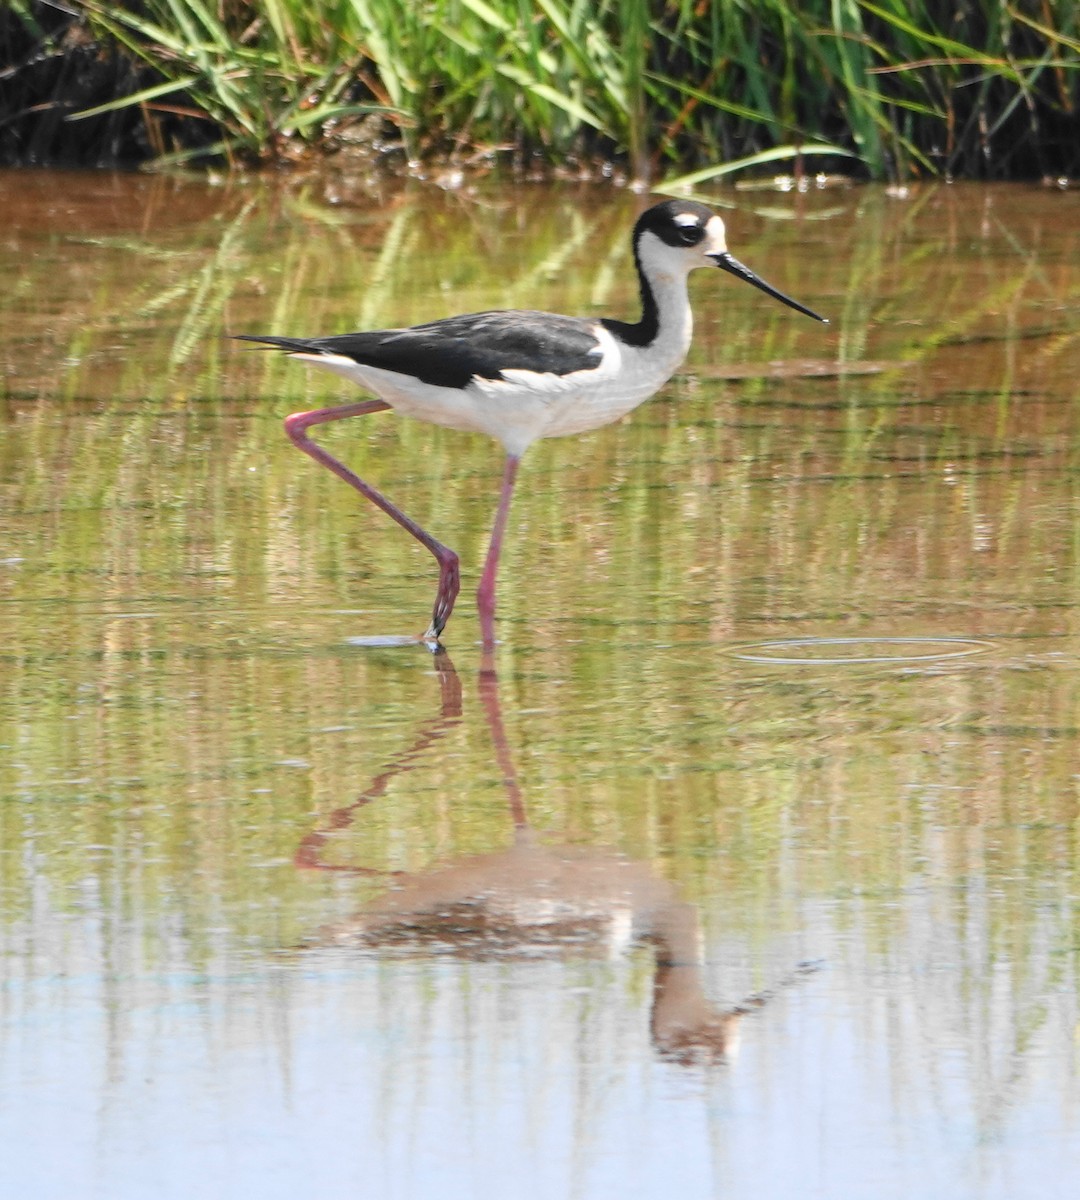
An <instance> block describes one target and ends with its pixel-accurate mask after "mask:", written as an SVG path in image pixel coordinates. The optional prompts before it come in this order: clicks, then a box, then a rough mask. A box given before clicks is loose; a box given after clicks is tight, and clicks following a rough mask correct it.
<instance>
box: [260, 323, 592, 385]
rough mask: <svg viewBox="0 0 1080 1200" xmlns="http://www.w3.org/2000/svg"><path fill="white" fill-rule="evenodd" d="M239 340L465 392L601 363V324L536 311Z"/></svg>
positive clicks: (576, 369) (567, 371)
mask: <svg viewBox="0 0 1080 1200" xmlns="http://www.w3.org/2000/svg"><path fill="white" fill-rule="evenodd" d="M237 336H238V337H240V338H241V339H242V340H244V341H248V342H265V343H267V344H269V345H271V346H277V347H279V348H280V349H282V350H292V351H298V352H300V353H308V354H310V353H313V352H314V353H319V352H320V351H321V352H323V353H326V354H340V355H343V356H344V357H346V358H351V359H353V360H354V361H355V362H358V363H361V364H363V365H364V366H368V367H380V368H381V369H382V370H384V371H397V372H398V373H399V374H401V375H411V376H413V377H414V378H416V379H420V380H422V381H423V382H424V383H431V384H435V385H437V386H439V387H453V388H463V387H465V386H466V385H467V384H468V383H469V382H470V381H471V380H473V379H502V378H504V376H503V372H504V371H510V370H513V371H536V372H538V373H550V374H552V375H569V374H571V373H572V372H574V371H585V370H588V369H589V368H591V367H595V366H597V365H598V363H599V361H600V342H599V339H598V337H597V334H596V325H595V323H594V322H592V321H587V320H583V319H581V318H579V317H563V316H559V315H557V314H555V313H542V312H528V311H504V312H483V313H469V314H467V315H465V316H460V317H447V318H446V319H445V320H442V321H432V322H431V323H430V324H427V325H414V326H412V328H410V329H381V330H375V331H372V332H369V333H345V334H341V335H340V336H338V337H322V338H288V337H259V336H255V335H252V334H246V333H245V334H239V335H237Z"/></svg>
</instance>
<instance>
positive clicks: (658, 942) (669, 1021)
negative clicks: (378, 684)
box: [295, 650, 794, 1064]
mask: <svg viewBox="0 0 1080 1200" xmlns="http://www.w3.org/2000/svg"><path fill="white" fill-rule="evenodd" d="M435 665H436V672H437V676H438V679H439V685H440V703H439V710H438V713H437V714H436V715H435V716H434V717H432V718H431V719H430V720H428V721H427V722H425V723H424V725H423V726H422V727H421V729H420V730H419V732H418V734H417V736H416V738H415V739H414V741H413V743H412V744H411V746H410V747H409V748H408V749H407V750H406V751H405V752H404V753H402V754H401V755H399V756H398V757H397V758H395V759H394V760H393V761H391V762H390V763H388V764H387V765H386V767H385V768H384V769H383V771H382V772H381V773H380V774H379V775H377V776H376V777H375V779H374V780H373V781H372V783H371V785H370V786H369V787H368V788H367V789H366V790H365V791H364V792H363V793H362V794H361V795H360V796H358V797H357V798H356V799H355V800H353V801H352V802H351V803H350V804H347V805H345V806H343V807H341V808H339V809H337V810H335V811H334V812H333V813H331V815H330V817H329V818H328V819H327V820H326V821H325V823H324V824H322V825H321V826H320V827H319V828H318V829H315V830H313V831H312V832H311V833H309V834H308V835H307V836H306V837H305V838H304V839H303V841H302V842H301V844H300V847H299V848H298V850H297V852H296V858H295V861H296V865H297V866H298V867H302V868H306V869H309V870H320V871H338V872H349V873H352V874H357V875H372V876H385V877H386V878H387V880H388V882H389V883H390V887H389V888H388V890H387V891H386V892H385V893H384V894H383V895H382V896H381V897H380V898H379V899H377V900H375V901H373V902H372V903H370V904H368V905H367V906H366V907H364V908H363V909H362V910H361V911H359V912H358V913H356V914H355V916H353V917H350V918H349V919H347V920H344V921H340V922H338V923H336V924H334V925H331V926H327V927H325V928H323V929H322V930H321V931H320V932H319V934H318V935H317V937H316V938H315V939H313V941H314V943H315V944H319V945H327V944H337V945H354V946H363V947H365V948H368V949H378V948H380V947H382V948H390V947H396V948H400V947H412V948H417V949H422V948H425V947H426V948H430V949H435V948H437V949H438V951H439V952H441V953H446V952H451V953H453V954H455V955H458V956H461V957H465V958H474V959H482V958H491V957H496V956H500V957H523V958H535V957H537V956H540V955H551V954H566V953H575V954H582V953H590V952H592V953H596V952H601V953H610V952H611V951H612V950H613V949H617V948H619V947H620V946H622V945H626V944H629V943H632V942H640V943H646V944H650V945H651V946H652V947H653V949H654V951H655V971H654V975H653V994H652V1012H651V1033H652V1039H653V1043H654V1045H655V1046H656V1048H657V1050H658V1052H659V1053H660V1054H662V1055H663V1056H664V1057H665V1058H670V1059H672V1060H674V1061H677V1062H680V1063H686V1064H691V1063H701V1062H705V1063H715V1062H718V1061H721V1060H723V1059H724V1058H726V1057H730V1056H731V1055H732V1054H733V1052H734V1050H735V1048H736V1045H737V1037H738V1028H739V1022H740V1020H741V1019H742V1017H743V1015H744V1014H745V1013H746V1012H748V1011H750V1009H752V1008H757V1007H760V1006H761V1005H762V1004H763V1003H765V1001H766V999H767V994H766V993H761V994H758V995H756V996H752V997H749V998H747V999H746V1000H744V1001H743V1002H742V1003H740V1004H738V1005H735V1006H733V1007H731V1008H728V1009H722V1008H719V1007H717V1006H716V1005H714V1004H712V1003H710V1002H709V1000H708V999H707V998H706V996H705V993H704V990H703V986H702V978H701V974H702V972H701V959H700V945H699V942H700V932H699V926H698V915H697V910H696V908H695V907H694V906H693V905H692V904H688V903H686V902H685V901H683V900H681V899H680V898H679V896H678V894H677V892H676V890H675V888H674V886H673V885H672V884H671V883H670V882H669V881H668V880H666V879H664V878H662V877H661V876H659V875H658V874H656V872H655V871H653V870H652V868H651V867H650V866H649V865H647V864H646V863H643V862H635V861H633V860H632V859H629V858H626V857H625V856H624V855H621V854H619V853H617V852H616V851H614V850H607V849H603V848H596V847H580V846H565V845H564V846H552V845H548V844H545V843H544V842H541V841H540V840H539V839H538V838H537V836H536V835H535V833H534V831H533V830H532V829H531V827H530V826H529V822H528V818H527V815H526V810H525V802H524V799H523V797H522V794H521V788H520V786H519V784H518V779H517V773H516V771H515V769H514V762H513V755H512V754H511V751H510V746H509V744H508V741H507V737H506V732H505V728H504V725H503V720H502V709H501V706H500V701H499V681H498V676H497V674H496V672H495V668H494V663H493V659H492V656H491V655H490V654H485V656H484V659H483V662H482V666H481V670H480V673H479V677H478V692H479V698H480V702H481V705H482V707H483V710H484V713H485V716H486V719H487V723H488V728H489V731H490V734H491V740H492V744H493V748H494V754H495V760H496V762H497V764H498V766H499V769H500V771H501V773H502V776H503V784H504V787H505V790H506V796H507V801H508V803H509V809H510V816H511V819H512V821H513V825H514V841H513V844H512V845H511V846H510V847H509V848H508V849H505V850H501V851H498V852H495V853H490V854H476V855H471V856H468V857H462V858H459V859H457V860H456V861H454V862H451V863H450V864H449V865H444V866H440V867H437V868H433V869H432V870H430V871H418V872H409V871H393V872H390V871H377V870H374V869H372V868H366V867H363V866H354V865H342V864H337V863H328V862H326V861H324V858H323V851H324V849H325V848H326V845H327V843H328V842H329V841H330V839H331V838H332V837H333V835H334V834H335V833H337V832H340V831H341V830H343V829H345V828H347V827H348V826H349V825H350V824H351V823H352V821H353V820H354V819H355V817H356V816H357V814H358V813H359V812H360V810H361V809H362V808H363V807H364V806H365V805H367V804H369V803H370V802H371V801H372V800H375V799H377V798H378V797H379V796H381V795H382V794H383V793H384V792H385V791H386V788H387V786H388V784H389V783H390V781H391V780H393V779H397V778H400V777H401V776H402V775H404V774H406V773H407V772H409V771H411V770H413V769H414V768H415V767H416V766H417V765H418V763H419V762H420V761H421V759H422V757H423V755H424V754H425V752H426V751H427V750H428V748H429V747H430V746H431V745H432V744H433V743H435V742H437V741H438V740H439V739H440V738H442V737H443V736H445V734H446V733H447V732H448V731H449V730H450V729H451V728H453V726H454V725H455V724H456V723H457V722H458V721H459V720H460V718H461V714H462V686H461V680H460V677H459V676H458V674H457V672H456V670H455V669H454V666H453V663H452V662H451V660H450V657H449V655H448V654H446V652H445V651H442V650H440V652H438V653H437V655H436V657H435ZM792 977H793V978H794V975H793V976H792Z"/></svg>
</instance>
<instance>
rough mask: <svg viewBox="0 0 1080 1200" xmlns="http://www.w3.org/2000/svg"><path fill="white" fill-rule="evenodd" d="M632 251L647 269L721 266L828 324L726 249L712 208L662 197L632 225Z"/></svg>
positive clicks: (722, 268)
mask: <svg viewBox="0 0 1080 1200" xmlns="http://www.w3.org/2000/svg"><path fill="white" fill-rule="evenodd" d="M634 253H635V254H636V255H637V259H638V262H639V263H641V264H642V266H643V267H644V268H645V269H646V271H648V270H649V269H650V267H652V268H653V269H654V270H659V271H668V272H670V271H676V272H677V271H682V272H684V273H687V274H688V273H689V272H690V271H692V270H694V269H695V268H696V267H720V268H721V270H724V271H727V272H728V273H729V274H731V275H734V276H736V278H738V279H743V280H745V281H746V282H747V283H752V284H753V285H754V287H756V288H759V289H760V290H761V291H763V292H765V293H766V295H769V296H772V297H773V298H774V299H776V300H779V301H780V302H781V303H782V304H786V305H787V306H788V307H789V308H793V309H795V310H796V311H797V312H801V313H805V314H806V315H807V316H808V317H813V318H814V320H815V321H822V322H824V323H825V324H828V321H827V319H826V318H825V317H822V316H820V315H819V314H818V313H816V312H814V310H813V309H810V308H807V307H806V305H805V304H800V303H799V302H798V301H797V300H792V298H791V297H790V296H785V295H784V293H783V292H781V291H779V290H778V289H777V288H774V287H773V286H772V284H769V283H766V282H765V280H764V279H762V278H761V277H760V276H758V275H755V274H754V272H753V271H751V270H750V268H749V267H747V266H744V265H743V264H742V263H741V262H739V260H738V259H737V258H736V257H735V256H734V255H733V254H731V252H730V251H729V250H728V248H727V233H726V231H725V229H724V222H723V221H722V220H721V219H720V217H719V216H717V214H716V213H714V212H713V211H712V209H711V208H707V207H706V206H705V205H704V204H698V203H697V202H696V201H693V200H665V201H664V202H663V203H662V204H656V205H654V206H653V207H652V208H650V209H647V210H646V211H645V212H643V213H642V214H641V216H640V217H639V218H638V221H637V224H636V225H635V226H634Z"/></svg>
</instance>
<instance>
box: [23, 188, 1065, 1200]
mask: <svg viewBox="0 0 1080 1200" xmlns="http://www.w3.org/2000/svg"><path fill="white" fill-rule="evenodd" d="M717 200H718V202H719V203H720V204H721V205H722V206H724V210H725V216H726V219H727V222H728V226H729V239H730V243H731V247H732V250H733V251H734V253H735V254H736V255H737V256H738V257H739V258H741V259H742V260H743V261H745V262H746V263H747V264H748V265H750V266H751V267H753V268H754V269H755V270H757V271H759V272H760V273H761V274H762V275H764V276H765V277H766V278H767V279H769V280H770V281H771V282H773V283H775V284H776V285H777V286H778V287H781V288H782V289H784V290H785V291H787V292H789V293H790V294H792V295H794V296H796V297H797V298H798V299H800V300H801V301H803V302H805V303H807V304H809V305H811V306H812V307H814V308H815V309H818V310H819V311H821V312H823V313H825V314H826V315H828V316H829V317H830V318H831V324H830V325H829V326H828V327H822V326H818V325H816V324H814V323H813V322H811V321H808V320H807V319H806V318H804V317H800V316H799V315H798V314H796V313H793V312H791V311H790V310H788V309H784V308H782V307H780V306H779V305H776V304H775V303H773V302H772V301H770V300H768V299H767V298H766V297H764V296H762V295H761V294H760V293H758V292H755V291H753V290H752V289H750V288H746V287H745V286H741V285H739V284H737V283H736V282H735V281H733V280H731V279H730V278H729V277H728V276H726V275H723V276H722V275H720V273H716V274H715V275H706V273H705V272H698V273H697V274H696V275H695V276H694V278H693V280H692V288H691V290H692V293H693V296H694V302H695V313H696V319H697V330H696V337H695V342H694V346H693V349H692V352H691V356H690V359H689V361H688V362H687V364H686V366H685V368H684V369H683V371H682V372H681V373H680V374H679V376H678V377H677V378H676V379H675V380H674V381H673V382H672V383H671V384H670V385H669V386H668V387H667V388H666V389H665V390H664V391H663V393H662V394H661V395H660V396H658V397H657V398H655V399H654V400H652V401H651V402H649V403H648V404H647V405H646V406H644V407H643V408H641V409H639V410H638V411H637V412H636V413H635V414H633V415H632V416H631V417H630V418H628V419H627V420H625V421H623V422H621V423H620V424H618V425H614V426H610V427H608V428H606V429H602V430H599V431H597V432H595V433H593V434H590V435H588V436H585V437H580V438H575V439H569V440H560V441H551V442H546V443H542V444H540V445H538V446H537V447H535V448H534V449H533V450H532V451H531V452H530V453H529V455H528V456H527V458H526V460H525V463H524V466H523V469H522V472H521V476H520V478H519V487H518V494H517V497H516V498H515V504H514V509H513V512H512V516H511V525H510V531H509V536H508V542H507V544H506V546H505V548H504V556H503V568H502V574H501V578H500V595H499V601H500V607H499V618H498V619H499V627H498V632H499V637H500V644H499V645H498V647H497V648H496V650H495V652H494V654H492V655H490V656H484V655H482V653H481V650H480V647H479V645H478V624H477V619H476V614H475V611H474V610H473V605H472V603H471V594H472V592H473V591H474V589H475V585H476V582H477V579H478V573H479V569H480V565H481V563H482V559H483V554H484V551H485V549H486V541H487V533H488V529H489V526H490V521H491V518H492V514H493V509H494V503H495V497H496V494H497V489H498V483H499V478H500V473H501V457H502V456H501V452H500V450H499V449H498V447H497V446H495V445H494V444H493V443H489V442H487V441H485V440H483V439H480V438H476V437H472V436H470V435H466V434H460V433H455V432H451V431H447V430H440V429H434V428H430V427H426V426H423V425H417V424H411V423H408V422H403V421H400V420H398V419H397V418H395V417H393V416H392V415H391V414H379V415H376V416H371V417H366V418H362V419H359V420H357V421H353V422H343V423H341V424H340V425H339V426H337V427H336V428H330V429H327V430H326V431H325V432H320V439H321V440H322V441H323V442H324V444H326V445H327V446H328V447H331V448H332V449H333V450H334V452H335V453H337V454H339V455H340V456H342V457H343V458H345V459H346V460H347V461H348V462H349V463H350V464H351V465H352V466H354V467H355V469H356V470H357V471H358V472H359V473H360V474H361V475H362V476H364V477H365V478H369V479H371V480H372V481H373V482H374V483H376V485H377V486H381V487H383V488H385V490H386V491H387V493H388V494H389V495H390V496H391V497H392V498H393V499H395V500H396V501H398V502H399V503H400V504H401V505H402V506H403V507H404V508H405V509H406V511H408V512H409V513H411V514H412V515H414V516H415V517H416V518H417V519H418V520H419V521H420V522H421V523H422V524H424V525H425V526H427V527H428V528H430V529H431V530H432V531H433V532H434V533H435V534H436V536H438V537H439V538H440V539H441V540H443V541H444V542H446V543H447V544H448V545H450V546H452V547H454V548H455V549H457V550H458V551H459V552H460V554H461V556H462V564H463V573H464V586H463V591H462V599H461V601H460V603H459V607H458V610H457V612H456V613H455V616H454V618H453V620H452V622H451V624H450V626H449V628H448V631H447V636H446V653H445V654H441V655H434V654H432V653H430V652H429V651H428V650H426V649H424V648H423V647H420V646H408V647H393V648H391V647H382V648H379V647H373V646H371V645H370V644H365V643H366V642H368V641H370V640H371V639H378V638H384V637H394V636H398V635H403V634H419V633H420V632H421V631H422V630H423V629H424V627H425V626H426V623H427V620H428V617H429V613H430V606H431V600H432V597H433V593H434V585H435V571H434V564H433V562H432V560H431V559H430V557H429V556H428V555H427V554H426V552H425V551H423V550H422V549H420V548H419V547H418V546H417V545H416V544H415V543H413V542H412V541H411V540H410V539H409V538H408V537H407V535H405V534H404V533H403V532H402V531H401V530H399V529H398V528H397V527H396V526H394V525H392V524H391V523H390V522H389V521H388V520H386V518H385V517H383V516H382V515H381V514H378V513H376V512H375V511H374V510H371V509H370V508H369V507H365V506H364V505H363V504H362V502H361V501H360V500H359V498H358V497H356V496H355V495H354V494H352V493H350V491H349V489H347V488H346V487H344V485H342V484H341V483H340V482H339V481H337V480H336V479H334V478H333V477H332V476H330V475H329V473H327V472H325V471H323V470H321V469H320V468H318V467H317V466H316V465H315V464H314V463H312V462H310V461H309V460H308V459H306V458H304V457H302V456H301V455H299V454H297V453H296V451H295V450H294V449H293V448H292V447H291V446H290V445H289V444H288V442H287V441H286V439H285V438H284V436H283V434H282V430H281V419H282V417H283V416H284V415H285V414H286V413H288V412H290V411H294V410H296V409H300V408H304V407H316V406H320V405H324V404H331V403H336V402H342V401H344V400H349V399H353V398H354V397H355V396H356V395H358V393H354V392H351V391H350V390H349V389H348V387H347V386H346V385H344V384H341V383H340V382H339V381H337V380H335V379H334V378H333V377H332V376H329V375H320V374H318V373H308V372H306V371H305V370H304V369H303V368H302V367H300V366H298V365H296V364H294V363H290V362H288V361H287V360H282V359H280V358H278V357H277V356H274V355H267V354H262V353H259V352H253V351H251V350H248V349H244V348H242V347H241V346H239V345H238V344H236V343H231V342H229V341H228V340H227V339H226V337H225V335H226V334H228V333H238V332H254V333H261V332H275V333H295V334H298V335H305V334H308V335H310V334H318V333H332V332H342V331H345V330H348V329H351V328H360V327H364V326H379V325H395V324H408V323H414V322H417V321H420V320H426V319H432V318H436V317H440V316H444V315H448V314H450V313H453V312H459V311H468V310H474V309H482V308H490V307H503V306H520V307H525V306H527V307H537V308H548V309H553V310H556V311H565V312H576V313H582V314H593V313H595V314H611V315H614V316H633V315H634V311H633V310H634V305H635V302H636V296H635V287H634V283H633V280H632V275H631V263H630V259H629V253H628V247H627V230H628V228H629V226H630V224H631V223H632V220H633V217H634V215H635V212H636V204H637V203H638V202H637V201H636V200H635V199H634V198H633V197H631V196H629V195H622V194H616V193H611V192H609V191H599V190H579V189H571V188H564V189H555V190H551V189H546V188H540V187H534V188H529V189H522V190H512V189H511V190H501V191H495V190H487V189H481V190H478V191H470V190H467V189H466V190H462V191H458V192H453V193H447V192H443V191H440V190H438V189H436V188H434V187H431V188H426V187H423V186H420V185H414V186H412V187H410V188H407V189H405V190H401V189H400V188H390V187H386V188H385V189H380V188H379V187H377V186H372V185H370V184H364V185H360V184H356V183H355V182H351V181H349V180H347V179H336V180H320V181H314V182H312V181H293V182H291V183H287V184H283V185H280V186H272V185H271V184H269V183H266V182H239V181H238V182H225V183H220V184H217V185H215V184H213V183H208V182H206V181H203V180H185V179H179V180H167V179H149V178H131V177H119V176H110V175H58V174H49V173H40V174H37V173H29V172H26V173H19V174H8V175H0V213H2V214H3V217H2V218H0V272H2V277H3V279H4V281H5V286H4V288H3V289H2V291H0V371H2V372H3V374H2V376H0V975H2V989H0V1154H2V1156H3V1163H4V1166H3V1175H4V1181H5V1187H6V1188H9V1189H10V1192H11V1194H12V1195H21V1196H32V1197H35V1200H45V1198H51V1197H72V1196H79V1197H92V1198H98V1197H101V1198H109V1200H117V1198H121V1200H126V1198H128V1197H130V1198H144V1197H151V1196H152V1197H155V1198H158V1197H189V1196H191V1195H196V1194H197V1195H199V1196H201V1197H223V1198H230V1200H231V1198H232V1197H238V1196H241V1195H243V1196H248V1195H257V1196H260V1197H265V1198H274V1197H293V1196H296V1195H298V1194H299V1195H307V1196H320V1197H324V1196H325V1197H339V1196H341V1197H344V1196H363V1197H377V1198H380V1200H381V1198H384V1197H385V1198H387V1200H420V1198H423V1200H427V1198H429V1197H432V1198H443V1197H453V1198H456V1197H462V1198H470V1200H471V1198H474V1197H504V1196H510V1195H513V1196H516V1197H537V1198H543V1200H549V1198H551V1200H555V1198H560V1200H561V1198H563V1197H571V1196H572V1197H580V1198H582V1200H599V1198H602V1197H619V1198H620V1200H622V1198H627V1197H641V1198H643V1200H653V1198H659V1197H670V1196H686V1197H710V1198H712V1197H717V1198H719V1197H725V1198H727V1197H733V1198H742V1197H754V1198H755V1200H772V1198H776V1200H780V1198H785V1200H786V1198H789V1197H821V1198H823V1200H849V1198H850V1200H862V1198H869V1197H873V1198H875V1200H880V1198H886V1200H888V1198H893V1197H896V1198H900V1197H905V1198H908V1197H920V1198H936V1197H942V1198H944V1197H949V1198H950V1200H957V1198H960V1200H966V1198H972V1200H974V1198H976V1197H978V1198H980V1200H982V1198H991V1200H998V1198H1000V1200H1017V1198H1021V1200H1022V1198H1025V1197H1035V1196H1038V1197H1040V1198H1042V1200H1046V1198H1055V1197H1065V1196H1072V1195H1074V1194H1075V1187H1076V1179H1077V1178H1080V1005H1078V991H1077V988H1078V965H1080V851H1078V834H1080V404H1078V400H1080V383H1078V380H1080V314H1078V305H1080V232H1078V230H1080V193H1078V192H1075V191H1060V192H1059V191H1053V190H1046V189H1034V188H1022V187H1014V188H1010V189H1004V188H1002V189H988V188H969V187H958V186H957V187H944V186H940V187H932V186H927V187H925V188H914V189H912V190H911V191H909V192H906V193H901V194H897V193H889V192H886V191H884V190H880V189H865V188H850V189H835V188H830V189H824V190H821V191H815V192H811V193H809V194H805V195H803V194H797V193H785V192H782V191H776V190H762V191H746V192H734V191H727V192H724V193H720V194H719V195H718V197H717ZM729 208H730V211H729Z"/></svg>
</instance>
